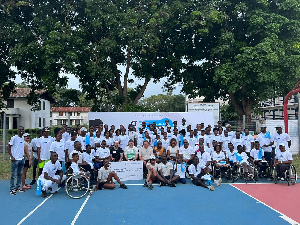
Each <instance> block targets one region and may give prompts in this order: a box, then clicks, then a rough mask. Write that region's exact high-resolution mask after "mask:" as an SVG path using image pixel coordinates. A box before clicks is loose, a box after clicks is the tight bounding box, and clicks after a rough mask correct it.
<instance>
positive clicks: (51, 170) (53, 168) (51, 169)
mask: <svg viewBox="0 0 300 225" xmlns="http://www.w3.org/2000/svg"><path fill="white" fill-rule="evenodd" d="M58 170H62V168H61V165H60V162H59V161H58V160H57V161H56V162H55V163H54V164H53V163H52V162H51V161H48V162H47V163H46V164H45V165H44V168H43V172H42V174H41V176H40V178H44V173H45V172H46V173H48V176H49V177H52V178H54V176H55V173H56V172H57V171H58Z"/></svg>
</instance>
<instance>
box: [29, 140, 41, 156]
mask: <svg viewBox="0 0 300 225" xmlns="http://www.w3.org/2000/svg"><path fill="white" fill-rule="evenodd" d="M37 142H39V138H33V139H32V140H31V143H30V145H31V147H32V150H34V151H32V156H33V157H34V158H35V159H37V158H38V156H37Z"/></svg>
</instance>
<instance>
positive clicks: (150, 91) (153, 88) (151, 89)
mask: <svg viewBox="0 0 300 225" xmlns="http://www.w3.org/2000/svg"><path fill="white" fill-rule="evenodd" d="M120 70H121V71H122V73H123V74H124V71H125V68H122V67H120ZM62 75H64V76H67V77H68V87H67V88H70V89H71V88H72V89H77V90H81V89H80V84H79V80H78V79H77V78H76V77H75V76H74V75H73V74H62ZM129 79H134V77H133V76H132V75H131V74H130V75H129ZM134 81H135V82H134V83H133V84H128V87H135V86H136V85H137V84H142V83H143V80H137V79H134ZM165 81H166V78H165V79H162V80H161V82H159V83H156V84H154V83H153V81H150V82H149V84H148V86H147V88H146V90H145V93H144V98H148V97H150V96H152V95H158V94H167V92H164V90H163V88H162V87H163V84H164V82H165ZM15 82H16V83H22V79H21V77H20V76H19V75H17V77H16V79H15ZM175 87H176V88H175V89H174V91H173V94H174V95H178V94H180V91H181V88H182V86H181V85H175Z"/></svg>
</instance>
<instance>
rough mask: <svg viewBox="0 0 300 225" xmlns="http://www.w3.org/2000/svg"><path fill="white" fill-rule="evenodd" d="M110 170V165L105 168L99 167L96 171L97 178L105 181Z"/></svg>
mask: <svg viewBox="0 0 300 225" xmlns="http://www.w3.org/2000/svg"><path fill="white" fill-rule="evenodd" d="M110 172H111V169H110V167H108V168H107V170H106V169H105V168H104V166H103V167H101V168H100V169H99V172H98V180H100V182H106V181H107V178H108V175H109V174H110Z"/></svg>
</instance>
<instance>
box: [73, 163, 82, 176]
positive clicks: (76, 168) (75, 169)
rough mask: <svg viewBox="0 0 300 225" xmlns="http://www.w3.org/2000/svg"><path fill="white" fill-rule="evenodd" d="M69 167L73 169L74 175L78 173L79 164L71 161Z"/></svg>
mask: <svg viewBox="0 0 300 225" xmlns="http://www.w3.org/2000/svg"><path fill="white" fill-rule="evenodd" d="M71 168H72V170H73V174H74V175H78V174H79V173H80V170H79V166H78V164H77V163H75V162H72V164H71Z"/></svg>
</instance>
